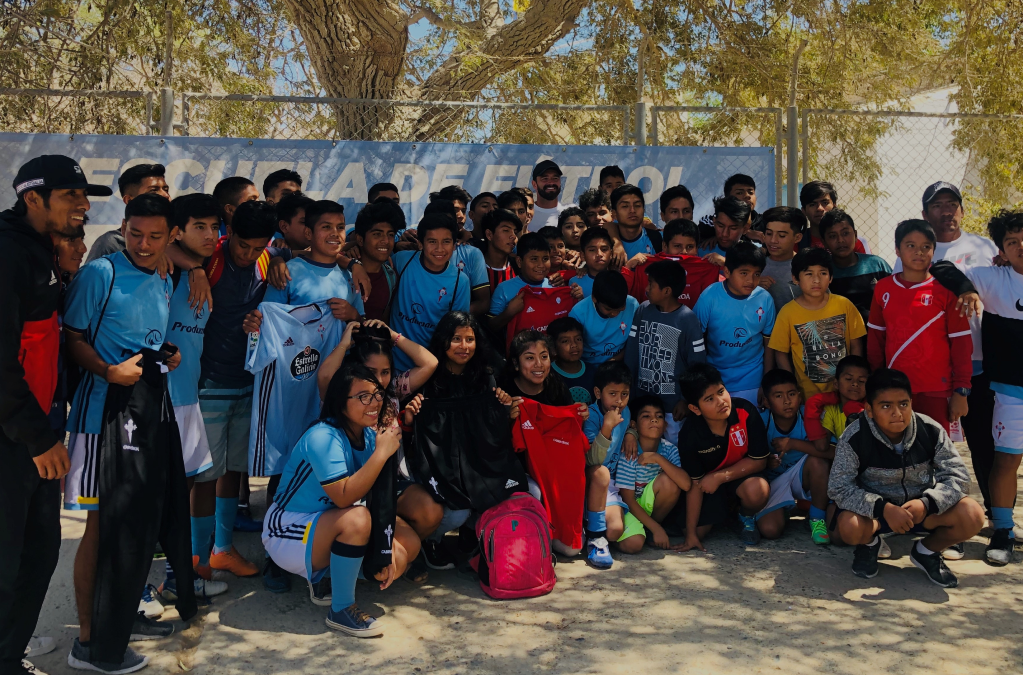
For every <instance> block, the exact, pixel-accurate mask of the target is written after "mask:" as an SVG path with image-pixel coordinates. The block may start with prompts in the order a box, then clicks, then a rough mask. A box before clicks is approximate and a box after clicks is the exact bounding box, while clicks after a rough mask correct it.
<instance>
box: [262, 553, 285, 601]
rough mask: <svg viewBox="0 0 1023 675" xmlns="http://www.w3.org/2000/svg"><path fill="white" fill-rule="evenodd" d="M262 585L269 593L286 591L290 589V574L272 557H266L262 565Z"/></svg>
mask: <svg viewBox="0 0 1023 675" xmlns="http://www.w3.org/2000/svg"><path fill="white" fill-rule="evenodd" d="M263 587H264V588H266V590H268V591H270V592H271V593H287V592H288V591H290V590H291V575H290V574H288V573H287V572H285V571H284V570H282V569H281V568H280V566H279V565H278V564H277V563H275V562H274V561H273V559H272V558H267V559H266V566H264V567H263Z"/></svg>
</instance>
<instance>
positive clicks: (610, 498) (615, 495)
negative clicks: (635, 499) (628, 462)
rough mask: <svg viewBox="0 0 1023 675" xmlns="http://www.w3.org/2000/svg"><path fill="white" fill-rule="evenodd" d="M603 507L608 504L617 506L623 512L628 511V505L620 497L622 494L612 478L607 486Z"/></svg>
mask: <svg viewBox="0 0 1023 675" xmlns="http://www.w3.org/2000/svg"><path fill="white" fill-rule="evenodd" d="M604 506H605V508H606V507H608V506H617V507H619V508H620V509H621V510H622V512H623V513H628V512H629V507H628V505H627V504H626V503H625V501H624V500H623V499H622V495H621V494H620V493H619V492H618V486H617V485H615V481H614V479H613V478H612V479H611V483H610V484H609V485H608V486H607V499H606V500H605V501H604Z"/></svg>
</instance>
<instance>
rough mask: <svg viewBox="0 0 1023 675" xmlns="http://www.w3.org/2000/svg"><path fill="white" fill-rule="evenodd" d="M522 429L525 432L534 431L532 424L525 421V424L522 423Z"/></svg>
mask: <svg viewBox="0 0 1023 675" xmlns="http://www.w3.org/2000/svg"><path fill="white" fill-rule="evenodd" d="M522 428H523V429H525V430H526V431H533V429H535V428H536V427H534V426H533V423H532V422H530V421H529V420H526V421H525V422H523V423H522Z"/></svg>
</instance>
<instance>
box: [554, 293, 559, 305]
mask: <svg viewBox="0 0 1023 675" xmlns="http://www.w3.org/2000/svg"><path fill="white" fill-rule="evenodd" d="M554 302H556V303H558V304H559V305H560V304H561V296H560V295H559V296H558V297H556V298H554Z"/></svg>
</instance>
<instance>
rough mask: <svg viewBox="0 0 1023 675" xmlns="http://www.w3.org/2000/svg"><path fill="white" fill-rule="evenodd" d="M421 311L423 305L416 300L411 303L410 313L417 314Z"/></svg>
mask: <svg viewBox="0 0 1023 675" xmlns="http://www.w3.org/2000/svg"><path fill="white" fill-rule="evenodd" d="M422 313H423V306H422V305H421V304H419V303H418V302H413V303H412V314H414V315H418V314H422Z"/></svg>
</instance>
